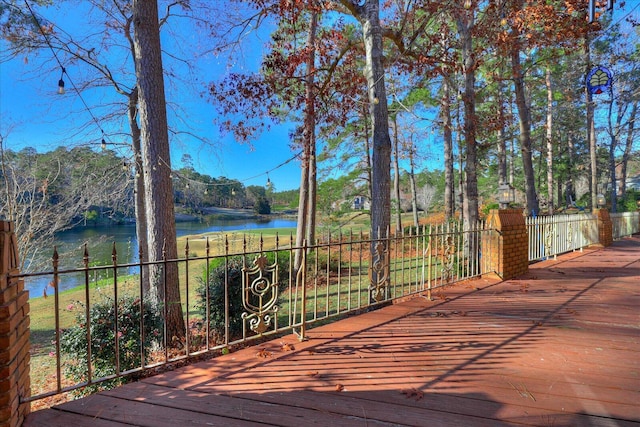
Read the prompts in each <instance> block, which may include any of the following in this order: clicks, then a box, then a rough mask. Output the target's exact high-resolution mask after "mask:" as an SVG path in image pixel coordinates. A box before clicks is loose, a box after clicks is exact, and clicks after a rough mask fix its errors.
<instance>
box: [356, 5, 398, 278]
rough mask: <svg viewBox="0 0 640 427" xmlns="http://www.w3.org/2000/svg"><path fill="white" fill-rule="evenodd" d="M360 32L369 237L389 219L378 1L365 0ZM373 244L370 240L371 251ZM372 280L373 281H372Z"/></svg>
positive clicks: (380, 230)
mask: <svg viewBox="0 0 640 427" xmlns="http://www.w3.org/2000/svg"><path fill="white" fill-rule="evenodd" d="M363 12H364V13H363V15H362V20H361V24H362V32H363V38H364V46H365V53H366V65H365V71H364V73H365V77H366V78H367V87H368V93H369V104H370V106H369V116H370V118H371V125H372V127H373V155H372V169H373V170H372V179H373V182H372V185H371V237H372V240H375V239H379V238H382V237H384V236H385V235H386V233H387V232H388V230H389V225H390V222H391V194H390V191H389V190H390V188H389V187H390V181H391V172H390V164H391V138H390V137H389V113H388V110H387V92H386V88H385V80H384V66H383V65H382V59H383V58H382V57H383V51H382V28H381V27H380V2H379V0H367V1H366V2H365V3H364V6H363ZM373 250H375V244H372V251H373ZM374 283H375V281H374Z"/></svg>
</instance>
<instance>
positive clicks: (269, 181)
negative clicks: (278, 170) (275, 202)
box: [267, 172, 273, 190]
mask: <svg viewBox="0 0 640 427" xmlns="http://www.w3.org/2000/svg"><path fill="white" fill-rule="evenodd" d="M272 186H273V184H272V183H271V178H269V173H268V172H267V190H271V187H272Z"/></svg>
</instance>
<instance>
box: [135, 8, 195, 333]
mask: <svg viewBox="0 0 640 427" xmlns="http://www.w3.org/2000/svg"><path fill="white" fill-rule="evenodd" d="M133 24H134V45H135V65H136V78H137V80H138V92H139V97H140V98H139V112H140V128H141V134H140V136H141V139H140V141H141V152H142V169H143V173H142V176H143V179H144V187H145V214H146V220H147V235H148V240H149V242H148V243H149V260H150V261H152V262H153V261H160V260H163V259H165V260H175V259H177V257H178V254H177V244H176V226H175V214H174V207H173V206H174V205H173V186H172V183H171V159H170V155H169V136H168V131H167V111H166V100H165V94H164V78H163V74H162V51H161V48H160V28H159V23H158V4H157V1H155V0H134V2H133ZM149 275H150V277H149V279H150V282H151V295H150V297H151V301H152V302H153V303H154V304H155V305H156V307H164V308H165V310H166V318H165V322H166V328H167V338H168V339H169V340H170V341H171V342H173V341H175V340H177V339H180V338H182V337H183V336H184V333H185V325H184V319H183V316H182V304H181V303H180V284H179V282H178V265H177V264H176V263H165V264H158V265H155V266H153V268H150V269H149ZM171 342H168V343H166V344H167V345H170V344H171Z"/></svg>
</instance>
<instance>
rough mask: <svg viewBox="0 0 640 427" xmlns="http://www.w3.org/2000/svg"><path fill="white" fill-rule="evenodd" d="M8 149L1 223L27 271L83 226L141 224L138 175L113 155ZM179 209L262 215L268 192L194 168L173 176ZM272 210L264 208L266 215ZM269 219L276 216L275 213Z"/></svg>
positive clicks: (2, 163)
mask: <svg viewBox="0 0 640 427" xmlns="http://www.w3.org/2000/svg"><path fill="white" fill-rule="evenodd" d="M4 145H5V144H4V143H3V144H0V184H1V185H0V217H2V218H5V219H9V220H12V221H14V222H15V223H16V231H17V236H18V240H19V248H20V254H21V260H22V262H23V268H24V267H29V263H30V261H31V260H32V259H33V258H34V255H36V253H37V252H38V251H39V250H43V249H45V248H46V249H47V250H48V249H49V248H50V246H51V242H52V239H53V237H54V235H55V233H57V232H60V231H63V230H66V229H69V228H72V227H74V226H77V225H93V224H97V223H102V224H105V223H120V222H126V221H133V220H135V219H134V218H135V215H134V211H135V206H134V205H135V202H134V191H135V190H134V188H135V187H134V178H135V173H136V172H135V169H134V168H133V167H132V165H131V164H130V163H129V162H128V160H127V157H123V156H121V155H119V154H117V153H116V152H115V151H113V150H108V149H107V150H100V151H96V150H93V149H92V148H90V147H86V146H85V147H73V148H67V147H59V148H57V149H55V150H53V151H49V152H41V153H39V152H37V151H36V150H35V149H34V148H30V147H28V148H24V149H22V150H19V151H14V150H10V149H6V148H5V146H4ZM172 180H173V182H174V185H173V188H174V190H173V191H174V193H173V194H174V196H173V201H174V203H175V204H176V205H177V206H178V207H179V208H180V210H181V211H182V212H185V213H192V214H206V213H207V208H210V207H231V208H254V206H256V205H258V204H261V206H262V205H263V204H264V203H265V202H267V204H268V201H267V189H265V188H264V187H259V186H248V187H245V186H244V185H243V184H242V183H241V182H239V181H237V180H232V179H228V178H225V177H219V178H212V177H210V176H208V175H205V174H200V173H198V172H196V171H195V170H194V169H193V168H192V167H190V166H188V167H184V168H181V169H178V170H175V171H173V173H172ZM265 209H267V210H269V208H265V207H264V206H262V209H261V210H262V212H261V213H264V210H265ZM267 213H268V212H267Z"/></svg>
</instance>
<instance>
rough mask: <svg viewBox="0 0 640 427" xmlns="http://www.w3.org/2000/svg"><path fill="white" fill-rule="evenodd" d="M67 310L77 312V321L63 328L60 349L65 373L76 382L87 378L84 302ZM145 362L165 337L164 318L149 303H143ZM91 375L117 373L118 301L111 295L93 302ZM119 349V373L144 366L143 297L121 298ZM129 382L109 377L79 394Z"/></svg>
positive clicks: (119, 304)
mask: <svg viewBox="0 0 640 427" xmlns="http://www.w3.org/2000/svg"><path fill="white" fill-rule="evenodd" d="M67 309H69V310H71V311H74V312H75V318H76V324H75V326H72V327H70V328H68V329H65V330H63V331H62V334H61V336H60V349H61V352H62V354H63V356H64V360H65V362H64V364H63V370H64V373H65V375H67V376H69V377H70V378H72V379H73V380H74V381H76V382H84V381H87V380H88V378H87V359H88V354H87V329H86V328H87V326H86V313H85V305H84V303H82V302H76V303H74V304H72V305H70V306H69V307H67ZM143 316H144V350H145V363H146V362H149V356H150V354H149V353H150V352H151V350H152V349H153V348H154V347H158V345H159V343H160V342H161V338H162V318H161V317H160V315H159V314H158V313H157V310H154V309H153V308H152V306H151V304H149V303H145V304H144V308H143ZM89 319H90V323H89V324H90V325H91V329H90V331H91V378H92V379H96V378H101V377H105V376H108V375H113V374H115V373H116V351H115V336H116V331H115V304H114V300H113V299H112V298H110V297H105V298H104V300H103V301H100V302H98V303H96V304H93V305H91V307H90V309H89ZM117 333H118V348H119V366H120V372H122V371H126V370H129V369H133V368H137V367H140V366H141V360H140V353H141V347H140V345H141V343H140V300H139V299H137V298H136V299H134V298H132V297H128V296H125V297H122V298H120V299H119V300H118V332H117ZM124 382H126V379H125V378H115V379H112V380H107V381H105V382H102V383H100V384H97V385H91V386H88V387H85V388H84V389H83V390H82V391H80V392H78V394H79V395H86V394H91V393H95V392H97V391H100V390H105V389H109V388H113V387H115V386H117V385H120V384H123V383H124Z"/></svg>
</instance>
